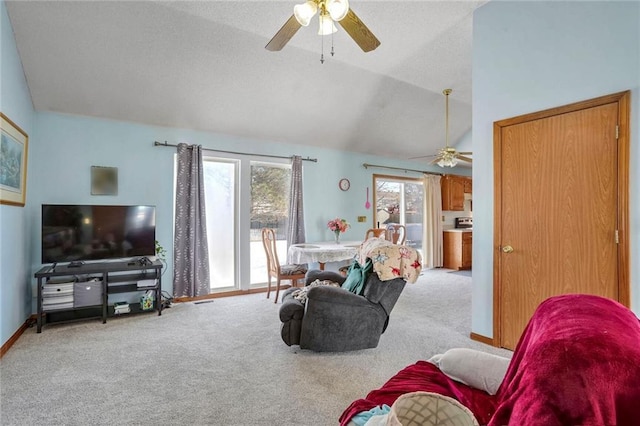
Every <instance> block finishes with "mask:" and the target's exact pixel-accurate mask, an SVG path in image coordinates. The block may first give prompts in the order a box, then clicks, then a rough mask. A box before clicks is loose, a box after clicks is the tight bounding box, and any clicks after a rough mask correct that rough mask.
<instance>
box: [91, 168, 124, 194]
mask: <svg viewBox="0 0 640 426" xmlns="http://www.w3.org/2000/svg"><path fill="white" fill-rule="evenodd" d="M91 195H118V168H117V167H102V166H91Z"/></svg>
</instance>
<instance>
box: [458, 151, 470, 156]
mask: <svg viewBox="0 0 640 426" xmlns="http://www.w3.org/2000/svg"><path fill="white" fill-rule="evenodd" d="M458 154H461V155H473V152H458Z"/></svg>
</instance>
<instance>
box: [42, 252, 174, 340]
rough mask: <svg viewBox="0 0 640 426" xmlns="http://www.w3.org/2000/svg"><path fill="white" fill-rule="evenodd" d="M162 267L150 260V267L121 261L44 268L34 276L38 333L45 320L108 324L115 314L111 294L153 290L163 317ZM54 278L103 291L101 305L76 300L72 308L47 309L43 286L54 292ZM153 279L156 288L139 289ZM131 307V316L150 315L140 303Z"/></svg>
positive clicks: (155, 305) (155, 302)
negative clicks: (139, 285) (99, 319)
mask: <svg viewBox="0 0 640 426" xmlns="http://www.w3.org/2000/svg"><path fill="white" fill-rule="evenodd" d="M162 266H163V265H162V262H160V261H159V260H156V261H153V262H151V261H150V264H147V265H141V264H140V263H138V262H136V263H135V264H134V265H131V264H129V262H127V261H122V262H95V263H94V262H87V263H85V262H79V263H78V262H71V263H68V264H66V265H64V264H63V265H60V264H57V265H55V266H54V267H51V266H43V267H42V268H41V269H40V270H39V271H38V272H36V273H35V278H37V279H38V312H37V314H36V322H37V326H38V327H37V330H38V333H40V332H41V331H42V325H43V320H44V319H45V318H46V320H47V322H62V321H70V320H76V319H88V318H101V319H102V323H103V324H104V323H106V322H107V317H110V316H113V315H114V314H115V313H114V309H113V306H110V305H109V295H110V294H117V293H134V292H146V291H150V290H151V291H153V292H154V296H155V301H154V309H155V310H157V311H158V315H162V282H161V277H162ZM52 279H54V280H52ZM55 279H58V281H63V282H64V281H66V282H72V283H74V284H79V285H80V286H81V287H84V286H85V284H86V286H91V285H96V286H99V288H98V289H97V290H98V291H100V292H101V294H100V295H99V302H98V301H96V302H95V303H94V302H93V301H92V302H91V303H92V304H90V305H88V306H87V305H83V306H76V304H75V300H74V302H70V304H71V305H72V306H68V305H66V306H64V307H63V308H60V309H51V308H49V307H45V305H46V303H43V289H44V288H45V287H44V286H45V284H49V285H48V287H49V288H48V290H51V288H50V287H52V286H53V287H55V284H52V283H54V282H55ZM154 279H155V280H156V282H155V285H153V286H148V285H146V286H144V287H138V281H141V280H154ZM152 283H153V282H152ZM67 285H68V284H67ZM63 291H64V290H63ZM111 305H113V301H112V302H111ZM48 306H50V305H48ZM129 306H130V308H131V313H136V312H151V311H142V309H141V308H140V306H139V304H138V303H129ZM121 315H130V314H121Z"/></svg>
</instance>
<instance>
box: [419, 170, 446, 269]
mask: <svg viewBox="0 0 640 426" xmlns="http://www.w3.org/2000/svg"><path fill="white" fill-rule="evenodd" d="M440 179H441V177H440V176H437V175H429V174H425V175H424V189H425V194H424V206H423V211H424V234H423V237H422V241H423V243H422V244H423V245H422V248H423V253H424V256H422V266H423V267H425V268H441V267H442V263H443V249H442V219H441V217H442V190H441V187H440Z"/></svg>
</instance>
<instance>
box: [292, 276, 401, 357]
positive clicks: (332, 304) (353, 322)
mask: <svg viewBox="0 0 640 426" xmlns="http://www.w3.org/2000/svg"><path fill="white" fill-rule="evenodd" d="M316 279H320V280H330V281H335V282H337V283H340V284H342V283H343V282H344V280H345V279H346V277H344V276H343V275H341V274H339V273H336V272H331V271H317V270H315V271H309V272H307V275H306V278H305V285H309V284H310V283H312V282H313V281H315V280H316ZM405 284H406V282H405V280H404V279H403V278H395V279H392V280H388V281H380V279H379V278H378V275H377V274H376V273H371V274H370V275H369V276H368V277H367V281H366V284H365V287H364V290H363V294H362V296H359V295H356V294H354V293H351V292H349V291H347V290H344V289H342V288H339V287H332V286H319V287H314V288H311V289H309V291H308V293H307V302H306V303H305V304H302V303H301V302H300V301H299V300H296V299H295V298H294V297H293V296H292V293H293V292H294V291H295V290H297V289H296V288H290V289H288V290H287V291H286V292H285V293H284V295H283V298H282V306H281V307H280V321H282V328H281V334H282V340H284V342H285V343H286V344H287V345H289V346H291V345H300V348H301V349H311V350H313V351H318V352H343V351H351V350H357V349H367V348H375V347H376V346H378V341H379V340H380V335H381V334H382V333H384V331H385V329H386V328H387V325H388V323H389V314H390V313H391V310H392V309H393V307H394V305H395V304H396V301H397V300H398V297H400V293H402V290H403V289H404V286H405Z"/></svg>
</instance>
